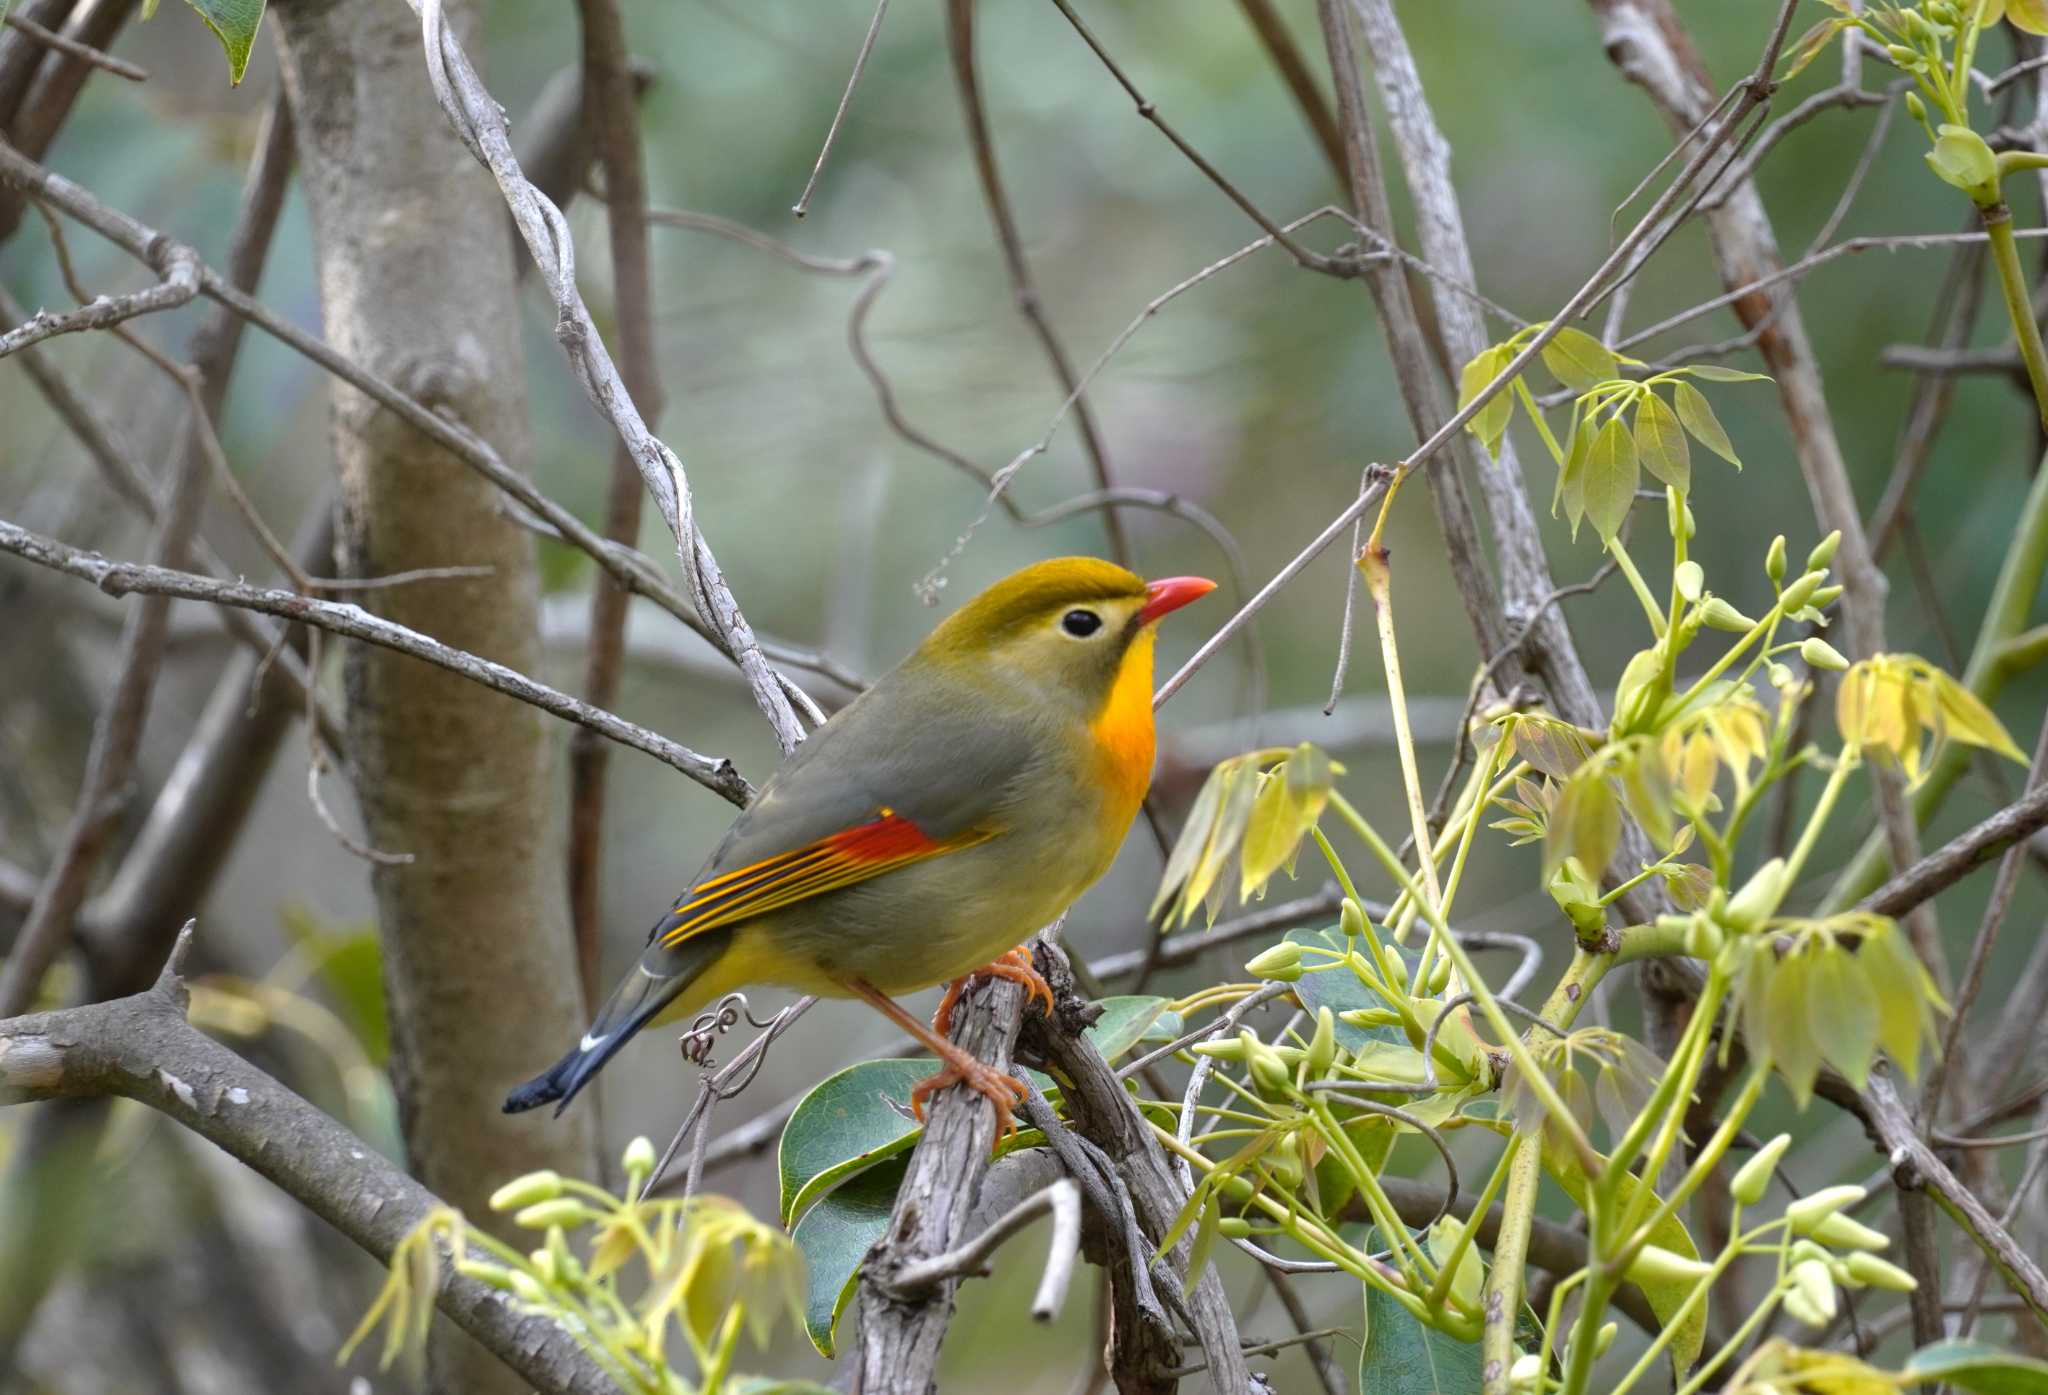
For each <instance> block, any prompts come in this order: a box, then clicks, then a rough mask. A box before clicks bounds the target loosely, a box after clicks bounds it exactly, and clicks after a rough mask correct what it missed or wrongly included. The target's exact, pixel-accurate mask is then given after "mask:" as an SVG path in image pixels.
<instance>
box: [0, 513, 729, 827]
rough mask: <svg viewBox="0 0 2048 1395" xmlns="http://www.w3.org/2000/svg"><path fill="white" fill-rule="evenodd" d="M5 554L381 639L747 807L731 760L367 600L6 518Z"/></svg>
mask: <svg viewBox="0 0 2048 1395" xmlns="http://www.w3.org/2000/svg"><path fill="white" fill-rule="evenodd" d="M0 552H10V553H13V554H14V555H15V556H17V557H21V558H24V559H26V560H28V561H30V562H34V563H36V564H38V565H39V566H45V567H49V568H51V569H52V570H55V571H60V572H65V573H67V574H69V575H71V576H76V577H81V578H83V579H84V580H87V581H90V582H92V583H93V584H94V585H96V586H98V587H99V588H100V589H101V590H102V591H105V592H106V593H107V594H108V595H110V596H124V595H128V594H131V593H133V594H138V595H160V596H180V597H183V598H185V599H186V600H194V601H206V602H208V603H210V604H213V605H232V606H240V607H242V608H244V609H246V610H256V611H262V612H263V613H265V614H267V615H276V616H281V617H282V618H284V619H286V620H296V621H301V622H303V623H305V624H308V625H315V626H318V627H319V628H320V629H323V630H327V631H329V632H330V633H333V634H338V635H343V636H346V637H347V638H349V639H359V640H362V641H364V642H365V643H369V644H376V645H381V646H382V647H384V648H386V649H393V650H396V651H397V652H399V653H401V654H409V655H411V656H412V657H414V658H416V659H423V660H425V661H426V662H427V663H430V664H434V665H436V666H437V667H440V668H444V669H447V670H448V671H449V672H451V673H455V674H459V675H461V676H462V677H464V678H467V679H469V680H470V681H472V682H475V683H480V684H482V685H483V686H484V687H486V688H490V689H492V690H494V691H496V692H500V693H503V694H505V695H506V696H507V697H512V698H517V699H518V700H519V701H521V702H525V703H530V704H532V705H533V706H535V707H538V708H540V709H541V710H542V711H543V712H549V713H552V714H554V715H555V716H557V717H561V718H563V719H565V720H567V721H571V722H575V723H577V724H578V725H581V726H587V727H590V728H591V729H593V730H594V731H596V732H598V733H599V734H600V735H603V736H608V737H610V738H611V739H612V740H614V741H617V742H619V743H620V744H621V745H625V746H631V747H632V748H633V749H635V750H637V751H645V752H646V753H647V754H648V755H650V756H653V757H654V758H655V759H656V760H659V761H661V762H662V763H664V764H666V765H669V766H672V767H674V768H675V769H676V770H679V771H681V772H682V773H683V774H685V775H687V776H689V777H690V778H691V779H692V780H695V781H696V782H697V783H698V784H700V785H702V786H704V787H705V788H706V789H708V790H710V791H711V792H712V793H714V794H716V795H718V796H719V797H720V798H722V799H725V800H728V801H730V802H731V803H733V804H736V805H742V806H743V805H745V804H746V802H747V801H748V800H749V799H750V798H752V797H753V788H752V786H750V785H748V784H747V782H746V781H745V780H743V779H742V778H740V773H739V772H738V771H737V770H735V769H734V768H733V764H732V762H731V761H729V760H726V759H724V758H723V757H713V756H704V755H699V754H698V753H697V752H695V751H692V750H690V749H689V748H688V747H686V746H683V745H680V744H679V743H677V742H674V741H671V740H669V739H668V738H667V737H665V736H662V735H660V734H659V733H656V732H651V731H649V730H647V729H646V728H645V727H640V726H635V725H634V724H633V723H631V722H628V721H626V720H625V719H624V718H621V717H618V716H616V715H614V714H612V713H610V712H605V711H602V710H600V709H598V708H595V707H592V706H590V705H589V704H587V703H583V702H579V701H577V700H576V699H575V698H572V697H570V696H569V695H568V694H567V693H564V692H560V691H558V690H557V689H554V688H550V687H548V686H547V685H546V684H545V683H538V682H535V681H534V680H533V679H531V678H528V677H527V676H526V675H525V674H523V673H519V672H517V671H515V670H513V669H509V668H507V667H505V666H504V665H503V664H499V663H493V662H492V661H491V660H489V659H482V658H478V657H477V656H476V655H474V654H469V653H465V652H464V651H462V650H460V649H454V648H451V647H449V646H448V645H445V644H443V643H441V641H439V640H437V639H434V638H433V637H431V636H429V635H423V634H421V633H419V632H418V631H417V630H411V629H407V628H406V627H405V626H403V625H400V624H398V623H396V622H395V621H391V620H386V619H384V618H382V617H381V616H376V615H372V614H370V613H369V612H368V611H366V610H364V609H363V608H362V607H361V606H356V605H348V604H345V603H342V602H337V601H323V600H317V599H315V598H313V597H311V596H301V595H299V594H297V593H296V592H292V591H278V590H274V589H272V588H270V587H267V586H250V585H247V584H246V583H242V582H225V581H214V580H212V579H211V578H209V577H203V576H195V575H193V574H192V573H191V572H183V571H175V570H172V569H170V568H167V567H156V566H149V565H145V564H143V563H139V562H110V561H108V560H107V559H106V558H104V557H101V556H98V555H97V554H95V553H89V552H81V551H79V550H78V549H77V548H75V547H69V546H66V545H65V544H63V543H60V542H57V541H56V540H54V539H52V538H45V537H42V536H40V535H38V534H36V533H31V532H30V531H28V530H27V529H26V528H21V527H18V526H16V525H15V524H12V523H9V522H6V521H5V520H0Z"/></svg>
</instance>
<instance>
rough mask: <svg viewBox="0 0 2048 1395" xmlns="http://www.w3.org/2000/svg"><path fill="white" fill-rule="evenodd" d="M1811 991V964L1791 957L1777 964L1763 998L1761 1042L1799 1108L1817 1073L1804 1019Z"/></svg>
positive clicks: (1765, 954) (1764, 956) (1814, 1046)
mask: <svg viewBox="0 0 2048 1395" xmlns="http://www.w3.org/2000/svg"><path fill="white" fill-rule="evenodd" d="M1757 958H1758V960H1759V961H1763V960H1768V959H1769V958H1770V950H1769V949H1768V948H1765V949H1763V950H1761V951H1759V953H1758V955H1757ZM1813 991H1814V988H1813V972H1812V964H1811V963H1810V961H1809V960H1808V958H1807V956H1806V955H1803V954H1793V955H1789V956H1787V957H1786V958H1785V959H1783V960H1781V961H1779V964H1778V967H1777V971H1776V972H1775V973H1773V974H1771V976H1770V979H1769V982H1768V983H1767V985H1766V986H1765V989H1764V995H1763V999H1764V1002H1763V1007H1764V1030H1765V1036H1764V1040H1765V1041H1766V1042H1767V1043H1768V1044H1769V1046H1770V1050H1771V1058H1772V1060H1774V1061H1775V1062H1776V1063H1777V1067H1778V1073H1779V1074H1780V1075H1782V1076H1784V1077H1785V1083H1786V1084H1787V1085H1788V1086H1790V1087H1791V1089H1792V1099H1793V1101H1794V1102H1795V1103H1796V1104H1798V1106H1799V1107H1800V1108H1801V1109H1804V1108H1806V1105H1807V1102H1808V1101H1810V1100H1811V1099H1812V1098H1813V1081H1814V1077H1815V1076H1817V1075H1819V1074H1820V1043H1819V1042H1817V1041H1815V1040H1814V1036H1813V1029H1812V1027H1811V1026H1810V1025H1809V1024H1808V1022H1807V1019H1806V1002H1807V999H1808V997H1809V996H1810V995H1811V994H1812V993H1813Z"/></svg>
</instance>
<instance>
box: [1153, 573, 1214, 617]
mask: <svg viewBox="0 0 2048 1395" xmlns="http://www.w3.org/2000/svg"><path fill="white" fill-rule="evenodd" d="M1215 589H1216V583H1215V582H1213V581H1211V580H1209V578H1208V577H1206V576H1169V577H1167V578H1165V579H1164V580H1162V581H1152V582H1147V583H1146V584H1145V606H1144V608H1143V609H1142V610H1140V611H1139V612H1138V623H1139V624H1140V625H1149V624H1151V623H1152V622H1153V621H1154V620H1157V619H1158V618H1159V617H1160V616H1162V615H1165V614H1167V613H1168V612H1170V611H1175V610H1179V609H1180V608H1181V607H1182V606H1184V605H1186V604H1187V603H1188V602H1189V601H1198V600H1200V599H1201V598H1202V597H1204V596H1206V595H1208V594H1209V593H1210V592H1211V591H1214V590H1215Z"/></svg>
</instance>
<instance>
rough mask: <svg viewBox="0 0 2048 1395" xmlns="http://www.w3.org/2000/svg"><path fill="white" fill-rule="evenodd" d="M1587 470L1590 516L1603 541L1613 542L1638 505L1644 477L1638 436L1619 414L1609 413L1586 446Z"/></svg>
mask: <svg viewBox="0 0 2048 1395" xmlns="http://www.w3.org/2000/svg"><path fill="white" fill-rule="evenodd" d="M1583 473H1584V477H1585V483H1584V492H1585V500H1586V517H1587V518H1589V519H1591V520H1592V521H1593V526H1594V528H1596V529H1598V530H1599V533H1600V537H1601V539H1602V540H1603V541H1605V542H1612V541H1614V536H1615V534H1617V533H1619V532H1620V531H1621V525H1622V524H1623V523H1625V522H1627V521H1628V511H1629V510H1630V509H1631V508H1633V507H1635V501H1636V484H1637V483H1638V482H1639V481H1640V480H1641V479H1642V477H1643V476H1642V468H1641V465H1640V464H1639V462H1638V461H1637V459H1636V443H1635V440H1634V438H1633V437H1631V436H1630V435H1629V434H1628V428H1626V427H1624V426H1623V425H1622V424H1621V418H1620V416H1619V415H1616V416H1612V417H1609V418H1608V419H1607V424H1606V425H1605V426H1603V427H1601V428H1600V430H1599V431H1598V432H1597V433H1595V435H1594V437H1593V444H1592V445H1591V446H1589V447H1587V449H1586V466H1585V470H1584V472H1583Z"/></svg>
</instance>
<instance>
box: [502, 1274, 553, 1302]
mask: <svg viewBox="0 0 2048 1395" xmlns="http://www.w3.org/2000/svg"><path fill="white" fill-rule="evenodd" d="M508 1276H509V1277H510V1279H511V1281H512V1291H513V1292H514V1293H516V1294H518V1295H519V1296H520V1297H521V1298H523V1299H525V1300H526V1301H527V1302H529V1303H542V1304H544V1303H546V1302H547V1301H548V1291H547V1290H546V1289H544V1288H542V1287H541V1285H540V1280H538V1279H536V1278H534V1277H533V1275H531V1274H529V1273H527V1272H526V1271H525V1270H524V1269H513V1270H509V1271H508Z"/></svg>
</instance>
